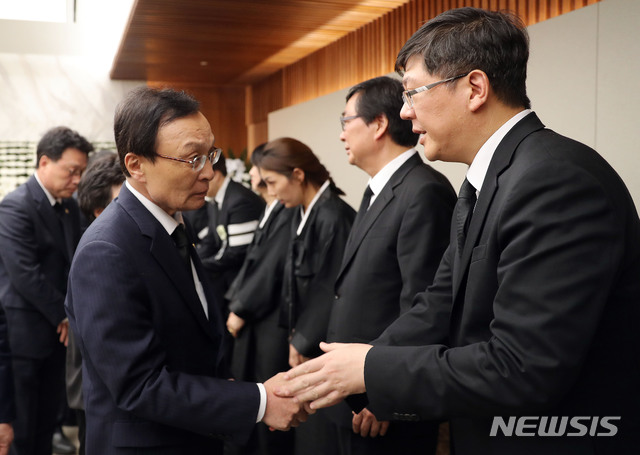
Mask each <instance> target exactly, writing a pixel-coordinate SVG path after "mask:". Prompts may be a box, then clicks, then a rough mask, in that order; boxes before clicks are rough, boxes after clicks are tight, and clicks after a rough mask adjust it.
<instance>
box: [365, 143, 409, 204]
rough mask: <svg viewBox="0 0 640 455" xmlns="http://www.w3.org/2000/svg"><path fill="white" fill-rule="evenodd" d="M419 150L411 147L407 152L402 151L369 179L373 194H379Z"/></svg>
mask: <svg viewBox="0 0 640 455" xmlns="http://www.w3.org/2000/svg"><path fill="white" fill-rule="evenodd" d="M416 152H417V150H416V149H415V148H412V149H409V150H407V151H406V152H403V153H401V154H400V155H398V156H396V157H395V158H394V159H392V160H391V161H389V162H388V163H387V164H385V166H384V167H383V168H382V169H380V171H378V173H377V174H376V175H374V176H373V177H371V178H370V179H369V188H371V192H372V193H373V196H377V195H378V194H379V193H380V191H382V189H383V188H384V186H385V185H386V184H387V182H388V181H389V180H390V179H391V177H393V174H395V173H396V171H397V170H398V169H400V167H401V166H402V165H403V164H404V163H406V162H407V160H408V159H409V158H411V157H412V156H413V155H414V154H415V153H416Z"/></svg>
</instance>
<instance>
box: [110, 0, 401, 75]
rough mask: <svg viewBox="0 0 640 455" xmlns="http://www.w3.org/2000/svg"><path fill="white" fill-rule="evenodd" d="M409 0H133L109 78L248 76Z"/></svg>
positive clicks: (290, 59)
mask: <svg viewBox="0 0 640 455" xmlns="http://www.w3.org/2000/svg"><path fill="white" fill-rule="evenodd" d="M408 1H409V0H262V1H256V0H253V1H252V0H185V1H176V0H137V1H136V2H135V4H134V6H133V8H132V12H131V16H130V18H129V23H128V25H127V28H126V30H125V33H124V36H123V38H122V41H121V43H120V48H119V51H118V54H117V55H116V58H115V61H114V64H113V68H112V70H111V77H112V78H113V79H138V80H162V81H167V82H176V83H190V84H202V85H216V86H233V85H238V84H248V83H252V82H255V81H257V80H260V79H262V78H264V77H265V76H268V75H270V74H272V73H273V72H275V71H277V70H279V69H281V68H283V67H284V66H286V65H288V64H290V63H293V62H295V61H297V60H299V59H301V58H303V57H305V56H307V55H309V54H311V53H313V52H314V51H316V50H318V49H320V48H322V47H324V46H326V45H327V44H329V43H332V42H334V41H336V40H338V39H340V38H341V37H343V36H345V35H346V34H348V33H349V32H351V31H353V30H356V29H358V28H360V27H362V26H363V25H365V24H367V23H369V22H371V21H373V20H375V19H377V18H378V17H380V16H382V15H384V14H386V13H387V12H389V11H391V10H393V9H396V8H397V7H399V6H401V5H403V4H405V3H407V2H408ZM202 62H206V64H205V63H202Z"/></svg>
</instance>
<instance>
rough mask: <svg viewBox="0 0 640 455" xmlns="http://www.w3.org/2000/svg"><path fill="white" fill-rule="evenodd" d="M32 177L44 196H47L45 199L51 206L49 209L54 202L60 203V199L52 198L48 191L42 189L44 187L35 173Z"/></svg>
mask: <svg viewBox="0 0 640 455" xmlns="http://www.w3.org/2000/svg"><path fill="white" fill-rule="evenodd" d="M33 175H34V177H35V178H36V182H38V185H40V188H42V191H44V195H45V196H47V199H49V203H50V204H51V207H53V206H54V205H56V202H62V199H56V198H54V197H53V195H52V194H51V193H49V190H48V189H46V188H45V187H44V185H43V184H42V181H41V180H40V177H38V172H37V171H36V172H34V174H33Z"/></svg>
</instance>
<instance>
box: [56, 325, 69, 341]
mask: <svg viewBox="0 0 640 455" xmlns="http://www.w3.org/2000/svg"><path fill="white" fill-rule="evenodd" d="M56 333H58V334H60V343H62V344H64V345H65V347H66V346H67V344H69V319H66V318H65V320H64V321H62V322H61V323H60V324H58V327H57V328H56Z"/></svg>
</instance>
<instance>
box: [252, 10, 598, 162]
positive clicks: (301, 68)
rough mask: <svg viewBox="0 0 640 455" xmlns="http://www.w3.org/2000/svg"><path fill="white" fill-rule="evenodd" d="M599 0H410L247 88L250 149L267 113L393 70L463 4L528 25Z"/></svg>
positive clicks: (261, 136)
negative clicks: (422, 32) (421, 33)
mask: <svg viewBox="0 0 640 455" xmlns="http://www.w3.org/2000/svg"><path fill="white" fill-rule="evenodd" d="M599 1H600V0H412V1H410V2H409V3H407V4H405V5H403V6H401V7H399V8H398V9H396V10H394V11H392V12H390V13H388V14H386V15H384V16H382V17H381V18H379V19H378V20H376V21H374V22H372V23H370V24H368V25H365V26H364V27H361V28H360V29H358V30H356V31H355V32H353V33H350V34H349V35H347V36H345V37H344V38H341V39H340V40H338V41H336V42H335V43H333V44H331V45H329V46H327V47H325V48H323V49H321V50H319V51H317V52H315V53H313V54H312V55H310V56H308V57H306V58H304V59H302V60H300V61H298V62H296V63H293V64H291V65H289V66H287V67H285V68H283V69H282V70H280V71H278V72H277V73H274V74H273V75H271V76H270V77H268V78H266V79H264V80H262V81H260V82H258V83H256V84H253V85H251V86H248V87H247V89H246V125H247V132H248V134H247V136H248V137H247V144H248V148H249V150H253V148H254V147H255V146H256V145H258V144H260V143H261V142H264V141H266V140H267V134H268V123H267V121H268V114H269V112H272V111H275V110H277V109H281V108H283V107H287V106H291V105H293V104H296V103H300V102H303V101H307V100H310V99H313V98H317V97H319V96H322V95H325V94H327V93H331V92H334V91H336V90H340V89H343V88H345V87H349V86H351V85H354V84H356V83H358V82H361V81H363V80H366V79H369V78H372V77H376V76H380V75H383V74H388V73H390V72H392V71H393V66H394V63H395V58H396V54H397V52H398V51H399V50H400V48H401V47H402V45H403V44H404V42H405V41H406V40H407V39H408V38H409V37H410V36H411V35H412V34H413V33H414V32H415V31H416V30H417V29H418V28H419V27H420V25H421V24H423V23H424V22H425V21H427V20H429V19H430V18H432V17H435V16H437V15H438V14H440V13H441V12H443V11H446V10H448V9H451V8H458V7H462V6H473V7H477V8H485V9H491V10H504V9H506V10H510V11H513V12H515V13H516V14H518V15H519V16H520V17H521V18H522V20H523V21H524V22H525V24H527V25H533V24H535V23H537V22H541V21H543V20H546V19H550V18H552V17H555V16H559V15H561V14H564V13H568V12H570V11H573V10H576V9H578V8H582V7H584V6H587V5H591V4H595V3H598V2H599Z"/></svg>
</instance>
